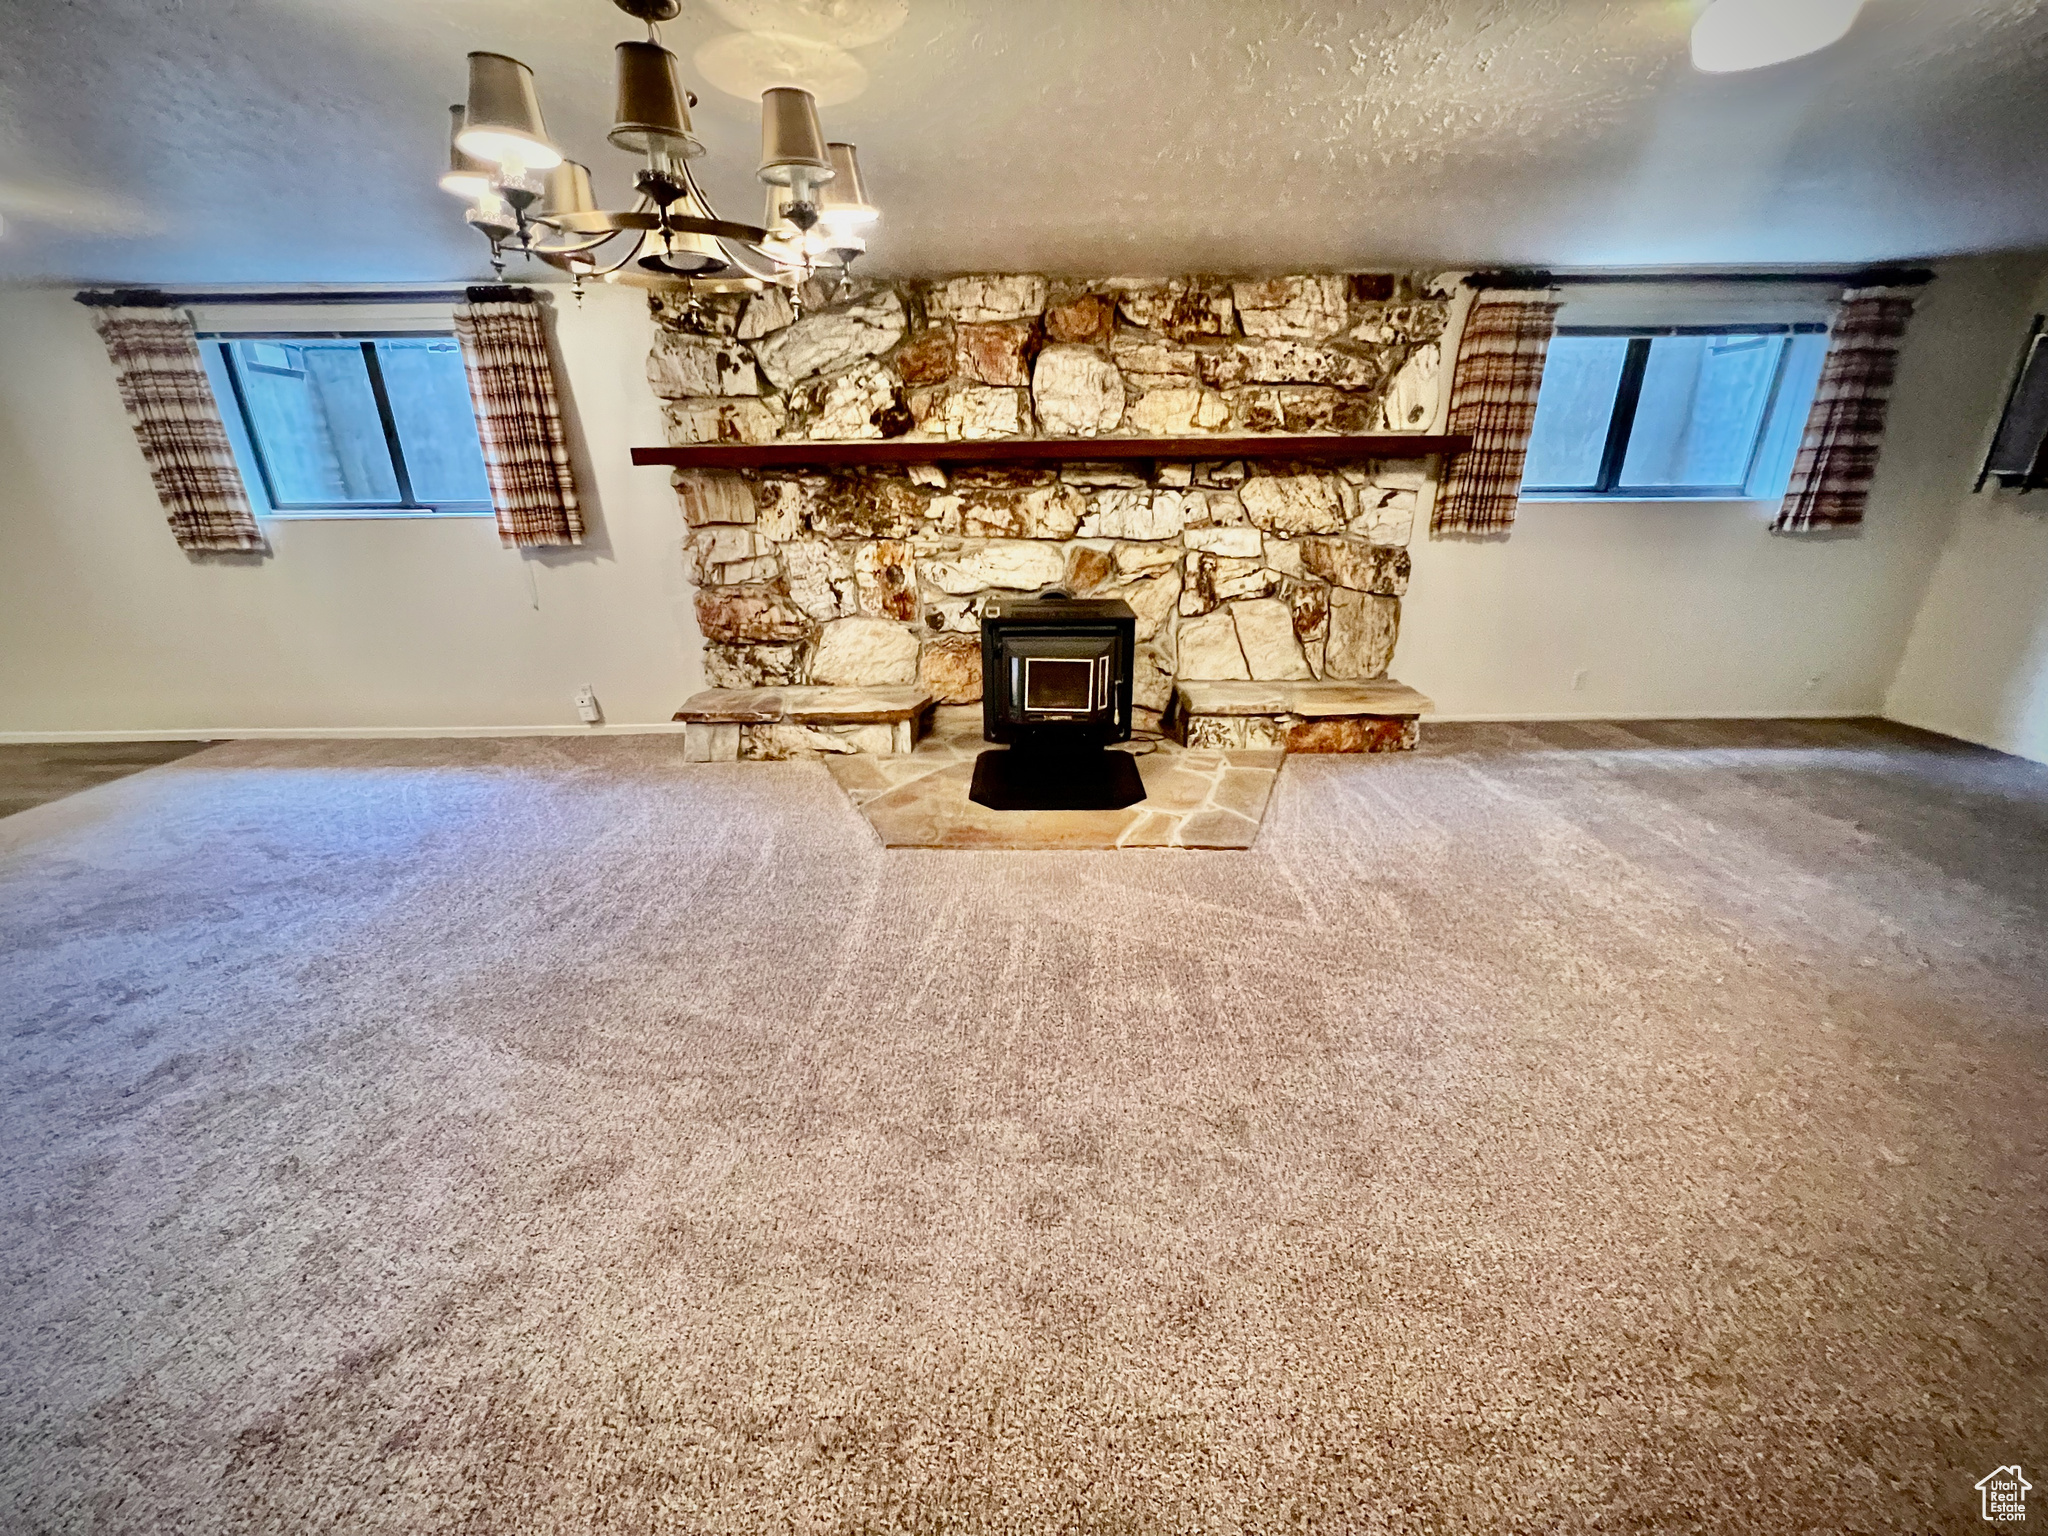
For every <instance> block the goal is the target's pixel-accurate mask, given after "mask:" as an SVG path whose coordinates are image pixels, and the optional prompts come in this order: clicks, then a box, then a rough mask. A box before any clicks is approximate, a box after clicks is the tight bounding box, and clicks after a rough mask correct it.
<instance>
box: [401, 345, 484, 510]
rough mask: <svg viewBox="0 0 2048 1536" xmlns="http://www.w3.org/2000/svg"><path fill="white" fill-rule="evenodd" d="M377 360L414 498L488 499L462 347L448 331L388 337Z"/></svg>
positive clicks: (481, 451) (426, 499) (481, 450)
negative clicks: (443, 334) (434, 333)
mask: <svg viewBox="0 0 2048 1536" xmlns="http://www.w3.org/2000/svg"><path fill="white" fill-rule="evenodd" d="M377 363H378V366H379V368H380V369H381V370H382V372H383V374H384V390H385V393H386V394H387V395H388V396H389V397H390V400H391V418H392V420H393V421H395V422H396V423H397V424H398V439H399V444H400V446H401V447H402V449H403V450H404V453H405V467H406V472H407V474H408V475H409V476H410V477H411V479H412V494H413V499H414V500H415V501H425V502H440V501H489V500H490V497H491V487H490V482H489V481H488V480H486V479H485V478H484V455H483V449H482V448H481V447H479V446H478V444H477V437H476V416H475V414H474V413H473V412H472V411H471V409H470V404H469V381H468V379H467V377H466V376H465V375H464V373H463V371H462V350H461V348H460V347H458V346H457V345H456V343H455V342H454V341H453V340H451V339H450V338H448V337H446V336H404V337H396V338H394V337H385V338H384V339H383V340H380V341H379V342H378V343H377Z"/></svg>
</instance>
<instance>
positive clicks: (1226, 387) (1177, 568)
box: [648, 273, 1451, 724]
mask: <svg viewBox="0 0 2048 1536" xmlns="http://www.w3.org/2000/svg"><path fill="white" fill-rule="evenodd" d="M653 302H654V313H655V317H656V321H657V328H658V334H657V340H656V343H655V347H654V350H653V352H652V354H651V356H650V357H649V360H648V377H649V379H650V381H651V382H652V384H653V387H654V390H655V393H656V394H657V395H659V396H660V397H661V399H662V401H663V402H664V409H665V413H666V417H667V422H668V433H669V440H670V441H671V442H672V443H675V444H679V445H680V444H688V443H705V442H724V443H770V442H791V441H820V440H849V439H852V440H858V439H876V438H884V437H906V436H909V437H926V438H934V439H1000V438H1012V437H1015V438H1024V437H1057V438H1081V439H1086V438H1090V437H1104V436H1117V437H1132V436H1137V437H1187V436H1199V435H1201V434H1204V433H1225V432H1227V433H1231V434H1233V435H1237V434H1247V433H1302V432H1402V431H1413V432H1427V431H1430V430H1433V429H1434V428H1435V427H1436V425H1437V418H1438V414H1439V412H1438V399H1439V384H1440V375H1441V372H1442V360H1443V352H1444V344H1445V336H1444V332H1445V329H1446V325H1447V323H1448V320H1449V317H1450V313H1451V293H1450V289H1449V285H1448V284H1447V283H1445V282H1443V281H1440V280H1438V279H1434V278H1429V277H1421V276H1414V275H1397V274H1377V273H1376V274H1322V275H1313V276H1304V277H1286V278H1277V279H1270V280H1263V281H1257V282H1232V281H1225V280H1216V279H1201V278H1184V279H1176V280H1174V281H1170V282H1133V281H1118V280H1109V281H1101V282H1084V281H1058V280H1050V279H1047V278H1044V277H1038V276H1028V275H996V276H971V277H959V278H954V279H951V280H948V281H938V282H897V283H863V284H860V285H858V286H855V287H853V288H852V289H850V290H843V291H842V292H841V293H840V294H839V295H837V296H836V297H835V299H834V301H833V302H830V303H826V304H820V305H817V306H815V307H809V308H807V309H806V311H805V313H804V314H803V315H802V316H801V318H798V317H797V316H796V315H795V314H793V313H792V310H791V308H790V305H789V303H788V301H787V299H786V298H785V297H784V296H783V295H782V294H780V293H775V292H771V293H766V294H761V295H756V296H753V297H751V298H742V297H734V298H721V299H715V300H709V301H704V302H700V303H697V304H694V305H692V304H683V303H678V302H677V301H674V300H671V299H667V298H657V299H656V300H654V301H653ZM1431 473H1432V461H1430V460H1428V459H1425V458H1421V457H1416V458H1411V459H1392V460H1387V461H1383V462H1381V461H1375V462H1367V463H1361V464H1356V465H1347V466H1343V467H1341V468H1336V467H1331V468H1319V467H1315V466H1309V465H1301V464H1293V463H1288V462H1285V461H1279V460H1266V459H1260V458H1256V457H1252V458H1237V459H1232V460H1228V461H1225V460H1221V459H1218V460H1213V461H1207V462H1194V463H1189V462H1185V461H1184V462H1179V463H1174V462H1165V463H1159V464H1156V465H1150V464H1146V463H1139V464H1135V465H1130V464H1121V465H1120V464H1107V463H1101V462H1093V463H1091V462H1089V461H1088V459H1087V445H1086V443H1085V441H1084V442H1077V443H1076V445H1075V457H1074V458H1073V459H1072V460H1069V461H1065V462H1062V463H1060V464H1057V465H1048V466H1044V467H1003V468H987V469H983V468H975V469H966V468H956V469H954V470H952V471H951V472H947V471H945V470H941V469H940V468H937V467H935V466H918V467H915V468H912V469H910V470H908V471H903V472H882V471H866V470H861V471H843V472H831V473H824V472H815V473H814V472H805V473H779V472H778V473H769V472H759V473H757V472H753V471H746V472H723V473H722V472H710V471H689V470H684V471H678V472H677V473H676V476H675V484H676V488H677V491H678V493H679V495H680V498H681V501H682V505H683V510H684V514H685V516H686V518H687V520H688V523H689V528H690V532H689V537H688V542H687V545H686V551H687V558H688V561H689V565H690V572H691V576H692V579H693V580H694V581H695V583H696V586H697V592H696V610H697V621H698V624H699V626H700V628H701V629H702V631H703V635H704V640H705V646H706V658H705V671H706V675H707V677H708V679H709V681H710V682H711V683H712V684H713V686H717V687H753V686H773V685H778V684H825V685H880V684H904V683H922V684H924V685H925V686H926V687H928V688H929V689H930V691H931V692H932V693H933V694H934V695H935V696H936V697H938V698H939V699H940V700H941V701H942V702H948V703H971V702H973V701H975V700H977V699H978V698H979V697H980V689H981V668H980V650H979V645H980V641H979V637H978V627H979V617H978V616H979V613H980V610H981V605H982V604H983V602H984V601H986V600H987V598H988V597H989V596H990V595H991V594H992V593H1018V592H1035V591H1039V590H1042V589H1044V588H1047V587H1054V586H1058V587H1064V588H1065V589H1067V590H1068V591H1070V592H1072V593H1074V594H1075V595H1077V596H1091V597H1119V598H1122V599H1123V600H1124V601H1126V602H1128V603H1129V604H1130V605H1131V607H1132V609H1133V610H1134V611H1135V612H1136V613H1137V615H1138V630H1137V633H1138V640H1139V652H1138V666H1137V695H1136V700H1135V703H1136V706H1137V709H1138V710H1139V712H1140V718H1141V720H1142V721H1144V723H1147V724H1156V723H1157V721H1158V717H1159V716H1160V714H1161V713H1162V712H1163V711H1165V710H1166V709H1167V707H1168V702H1169V699H1170V698H1171V694H1172V685H1173V682H1174V680H1175V679H1176V678H1200V679H1231V678H1251V679H1272V680H1285V679H1305V678H1341V679H1368V678H1376V677H1381V676H1384V675H1385V673H1386V670H1387V667H1388V664H1389V662H1390V661H1391V659H1392V656H1393V651H1394V642H1395V638H1396V636H1397V634H1398V633H1399V629H1400V605H1401V597H1402V595H1403V593H1404V592H1405V591H1406V590H1407V585H1408V572H1409V561H1408V551H1407V547H1406V546H1407V544H1408V541H1409V538H1410V535H1411V533H1412V531H1413V529H1414V527H1415V521H1416V518H1417V516H1418V514H1421V513H1425V512H1426V505H1427V498H1428V496H1429V495H1430V492H1431Z"/></svg>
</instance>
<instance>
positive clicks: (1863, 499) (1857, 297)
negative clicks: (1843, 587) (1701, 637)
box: [1771, 288, 1913, 533]
mask: <svg viewBox="0 0 2048 1536" xmlns="http://www.w3.org/2000/svg"><path fill="white" fill-rule="evenodd" d="M1912 318H1913V301H1912V299H1910V298H1908V297H1906V296H1905V295H1903V294H1900V293H1899V292H1897V291H1896V290H1894V289H1889V288H1852V289H1850V290H1849V291H1848V292H1846V293H1844V294H1843V295H1842V308H1841V310H1840V312H1839V313H1838V314H1837V315H1836V316H1835V323H1834V327H1833V329H1832V330H1830V331H1829V333H1828V355H1827V361H1826V362H1824V363H1823V364H1822V365H1821V370H1820V387H1819V389H1818V390H1816V391H1815V393H1814V397H1813V410H1812V411H1811V412H1809V413H1808V415H1807V418H1806V436H1805V437H1804V438H1803V439H1801V441H1800V444H1799V457H1798V459H1796V460H1795V461H1794V462H1793V465H1792V484H1791V487H1790V488H1789V489H1788V490H1787V491H1786V492H1785V500H1784V502H1783V503H1782V504H1781V505H1780V506H1779V508H1778V518H1777V521H1776V522H1774V523H1772V524H1771V531H1772V532H1773V533H1803V532H1806V531H1808V530H1810V529H1816V528H1844V527H1849V526H1851V525H1853V524H1856V523H1860V522H1862V521H1863V509H1864V507H1865V506H1866V505H1867V504H1868V502H1869V501H1870V482H1871V480H1872V479H1873V478H1874V477H1875V476H1876V474H1877V453H1878V448H1879V447H1880V445H1881V444H1882V443H1883V441H1884V420H1885V414H1886V413H1887V412H1888V411H1889V410H1890V409H1891V400H1892V381H1893V379H1894V378H1896V377H1897V375H1898V371H1899V342H1900V340H1901V339H1902V338H1903V337H1904V336H1905V334H1906V322H1907V321H1908V320H1910V319H1912Z"/></svg>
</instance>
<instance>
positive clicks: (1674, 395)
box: [1545, 336, 1785, 489]
mask: <svg viewBox="0 0 2048 1536" xmlns="http://www.w3.org/2000/svg"><path fill="white" fill-rule="evenodd" d="M1784 350H1785V338H1784V337H1782V336H1659V337H1657V338H1656V339H1654V340H1653V341H1652V342H1651V343H1650V360H1649V363H1648V366H1647V367H1645V369H1644V370H1643V391H1642V396H1641V399H1640V400H1639V402H1638V403H1637V405H1636V413H1635V425H1634V428H1633V429H1632V430H1631V431H1630V433H1629V439H1628V455H1627V457H1626V458H1625V459H1623V461H1622V466H1621V486H1622V487H1623V488H1624V489H1626V488H1630V487H1637V488H1645V489H1648V488H1657V489H1663V488H1668V487H1671V486H1698V487H1714V486H1728V487H1739V486H1741V485H1742V484H1743V482H1744V481H1745V480H1747V479H1748V478H1749V465H1750V460H1751V458H1752V457H1753V455H1754V454H1755V451H1756V443H1757V436H1758V433H1759V432H1760V430H1761V429H1762V427H1763V422H1764V411H1765V410H1766V408H1768V406H1769V405H1770V401H1771V385H1772V383H1773V382H1774V381H1775V380H1776V379H1777V376H1778V360H1779V358H1780V356H1781V355H1782V354H1783V352H1784ZM1548 382H1549V381H1548V379H1547V378H1546V380H1545V383H1546V385H1547V384H1548Z"/></svg>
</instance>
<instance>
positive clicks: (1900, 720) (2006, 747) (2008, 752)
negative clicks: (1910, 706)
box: [1884, 710, 2048, 763]
mask: <svg viewBox="0 0 2048 1536" xmlns="http://www.w3.org/2000/svg"><path fill="white" fill-rule="evenodd" d="M1884 718H1885V719H1887V720H1889V721H1891V722H1892V723H1893V724H1894V725H1904V726H1910V727H1911V728H1912V729H1914V730H1916V731H1926V732H1927V733H1928V734H1930V735H1933V736H1946V737H1948V739H1949V740H1950V741H1961V742H1967V743H1968V744H1969V745H1970V746H1973V747H1982V748H1984V750H1985V751H1987V752H1997V753H2001V754H2002V755H2004V756H2006V757H2016V758H2018V759H2019V760H2020V761H2021V762H2023V763H2048V757H2036V756H2034V755H2033V754H2032V753H2031V752H2022V751H2020V750H2019V749H2018V748H2017V747H2015V746H2013V745H2010V744H2009V743H2007V742H2003V741H1986V740H1985V739H1984V738H1983V737H1982V736H1972V735H1965V734H1964V733H1963V732H1961V731H1959V730H1957V729H1955V727H1953V726H1948V725H1935V724H1933V723H1932V722H1931V721H1927V720H1916V719H1914V718H1913V717H1912V716H1911V715H1902V714H1896V713H1894V712H1892V711H1890V710H1886V711H1885V715H1884Z"/></svg>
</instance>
